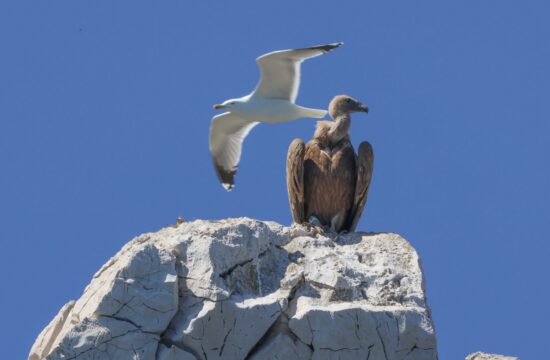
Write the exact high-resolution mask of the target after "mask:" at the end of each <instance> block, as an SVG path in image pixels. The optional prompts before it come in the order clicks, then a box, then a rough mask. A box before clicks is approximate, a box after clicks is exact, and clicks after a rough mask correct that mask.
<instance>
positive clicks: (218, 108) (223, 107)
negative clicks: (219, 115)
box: [214, 104, 225, 110]
mask: <svg viewBox="0 0 550 360" xmlns="http://www.w3.org/2000/svg"><path fill="white" fill-rule="evenodd" d="M221 109H225V105H222V104H216V105H214V110H221Z"/></svg>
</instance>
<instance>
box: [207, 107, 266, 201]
mask: <svg viewBox="0 0 550 360" xmlns="http://www.w3.org/2000/svg"><path fill="white" fill-rule="evenodd" d="M256 124H258V123H257V122H254V121H249V120H245V119H242V118H240V117H238V116H236V115H234V114H232V113H230V112H226V113H223V114H220V115H217V116H214V117H213V118H212V123H211V124H210V139H209V146H210V153H211V154H212V160H213V161H214V168H215V169H216V173H217V174H218V178H219V179H220V181H221V182H222V185H223V187H224V188H225V189H226V190H228V191H229V190H231V189H232V188H233V186H234V177H235V174H236V173H237V167H238V166H239V160H240V158H241V148H242V143H243V140H244V138H245V137H246V135H248V133H249V132H250V130H252V128H253V127H254V126H255V125H256Z"/></svg>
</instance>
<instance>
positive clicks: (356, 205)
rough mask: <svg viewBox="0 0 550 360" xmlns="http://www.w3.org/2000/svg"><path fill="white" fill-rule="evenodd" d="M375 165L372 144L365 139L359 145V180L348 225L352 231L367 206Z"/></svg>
mask: <svg viewBox="0 0 550 360" xmlns="http://www.w3.org/2000/svg"><path fill="white" fill-rule="evenodd" d="M373 166H374V154H373V152H372V146H371V144H369V143H368V142H367V141H363V142H362V143H361V145H359V151H358V153H357V162H356V169H357V182H356V184H355V196H354V198H353V207H352V208H351V212H350V214H349V218H348V224H349V225H348V226H347V230H349V231H350V232H351V231H355V227H356V226H357V224H358V223H359V218H360V217H361V214H362V213H363V209H364V208H365V203H366V202H367V195H368V192H369V186H370V181H371V178H372V169H373Z"/></svg>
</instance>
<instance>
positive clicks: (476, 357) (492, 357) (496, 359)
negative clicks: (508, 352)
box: [466, 352, 519, 360]
mask: <svg viewBox="0 0 550 360" xmlns="http://www.w3.org/2000/svg"><path fill="white" fill-rule="evenodd" d="M466 360H519V358H517V357H513V356H504V355H496V354H487V353H482V352H476V353H473V354H470V355H468V356H466Z"/></svg>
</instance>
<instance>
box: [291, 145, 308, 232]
mask: <svg viewBox="0 0 550 360" xmlns="http://www.w3.org/2000/svg"><path fill="white" fill-rule="evenodd" d="M304 153H305V145H304V142H303V141H302V140H301V139H294V140H293V141H292V143H291V144H290V146H289V147H288V155H287V157H286V186H287V190H288V200H289V202H290V211H291V212H292V219H293V220H294V222H295V223H297V224H301V223H303V222H305V221H306V219H305V208H304Z"/></svg>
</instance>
